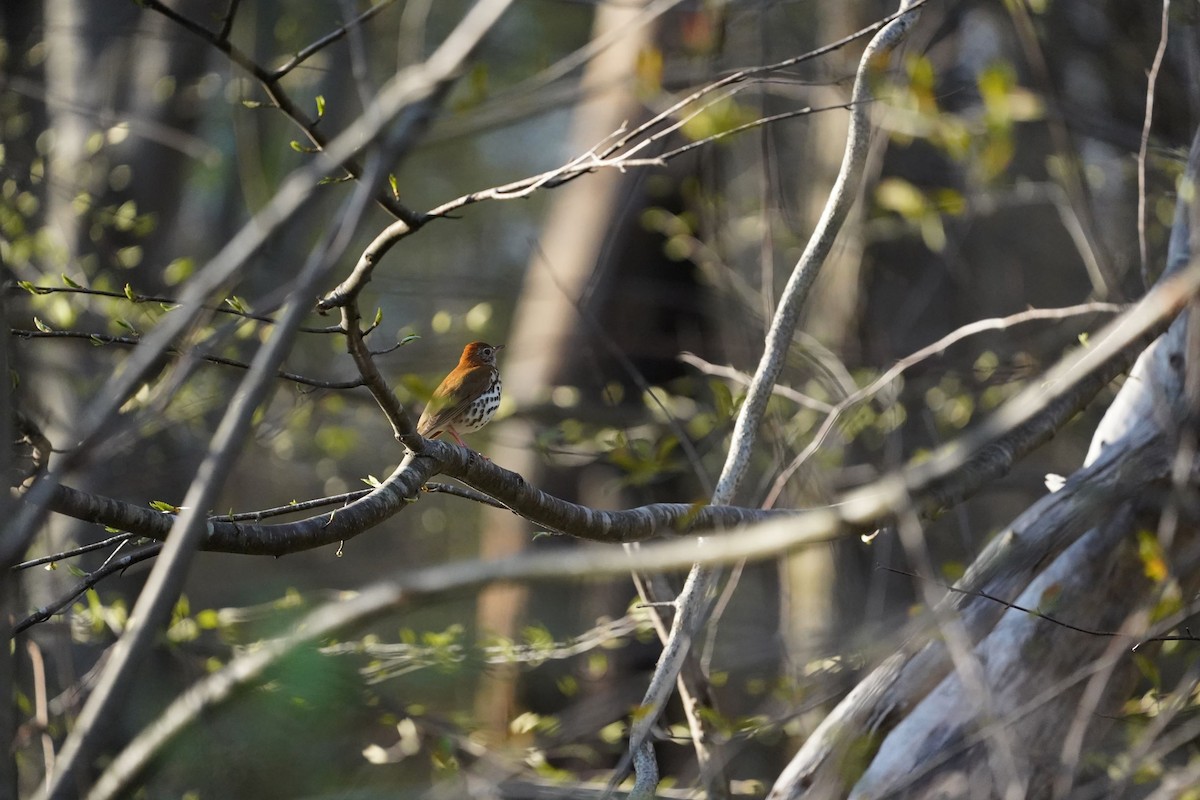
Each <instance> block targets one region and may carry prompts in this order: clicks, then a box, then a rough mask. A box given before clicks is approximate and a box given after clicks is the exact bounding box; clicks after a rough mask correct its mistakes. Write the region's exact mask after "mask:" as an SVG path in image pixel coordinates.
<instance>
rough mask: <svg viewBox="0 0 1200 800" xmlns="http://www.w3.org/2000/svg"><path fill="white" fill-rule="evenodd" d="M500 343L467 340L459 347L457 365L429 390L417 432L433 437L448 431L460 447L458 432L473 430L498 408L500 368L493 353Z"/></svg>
mask: <svg viewBox="0 0 1200 800" xmlns="http://www.w3.org/2000/svg"><path fill="white" fill-rule="evenodd" d="M503 349H504V345H502V344H496V345H492V344H488V343H487V342H471V343H470V344H468V345H467V346H466V347H464V348H463V351H462V356H461V357H460V358H459V359H458V366H457V367H455V368H454V369H453V370H451V371H450V374H449V375H447V376H446V377H445V378H444V379H443V380H442V382H441V383H440V384H438V387H437V388H436V389H434V390H433V396H432V397H430V398H429V404H428V405H426V406H425V410H424V411H423V412H422V413H421V419H420V421H418V422H417V433H419V434H421V435H422V436H424V437H425V438H426V439H436V438H437V437H438V436H440V435H441V434H443V433H449V434H450V435H451V436H453V437H454V441H456V442H458V443H459V444H460V445H462V446H463V447H466V446H467V445H466V442H464V441H463V440H462V437H461V436H460V435H459V433H460V432H461V433H473V432H474V431H477V430H479V429H480V428H482V427H483V426H484V425H487V424H488V422H489V421H490V420H491V419H492V416H493V415H494V414H495V413H496V409H497V408H499V407H500V388H501V382H500V370H498V369H497V368H496V354H497V353H498V352H499V351H500V350H503Z"/></svg>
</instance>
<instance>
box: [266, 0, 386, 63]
mask: <svg viewBox="0 0 1200 800" xmlns="http://www.w3.org/2000/svg"><path fill="white" fill-rule="evenodd" d="M395 2H396V0H380V2H378V3H376V4H375V5H373V6H371V7H370V8H368V9H367V10H366V11H364V12H362V13H361V14H359V15H358V16H357V17H355V18H354V19H352V20H350V21H349V22H347V23H346V24H345V25H342V26H341V27H339V28H335V29H334V30H332V31H330V32H329V33H327V34H325V35H324V36H322V37H321V38H320V39H317V40H316V41H315V42H313V43H312V44H310V45H308V46H307V47H305V48H303V49H302V50H301V51H300V52H299V53H296V55H294V56H292V57H291V58H289V59H288V60H287V61H286V62H284V63H283V64H281V65H280V66H279V67H276V68H275V69H274V70H272V71H271V73H270V76H269V77H270V79H271V81H272V82H274V81H278V80H279V79H281V78H283V77H284V76H285V75H287V74H288V73H289V72H291V71H292V70H294V69H295V68H296V67H298V66H300V65H301V64H303V63H304V62H305V61H307V60H308V59H310V58H312V57H313V56H314V55H316V54H317V53H319V52H321V51H322V50H324V49H325V48H326V47H328V46H329V45H331V44H333V43H334V42H336V41H338V40H340V39H342V38H344V37H345V36H346V34H347V33H349V32H350V29H351V28H356V27H359V26H361V25H362V24H363V23H364V22H367V21H368V20H370V19H371V18H372V17H374V16H375V15H376V14H378V13H379V12H380V11H383V10H384V9H385V8H387V7H388V6H390V5H392V4H393V3H395Z"/></svg>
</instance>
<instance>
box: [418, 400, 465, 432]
mask: <svg viewBox="0 0 1200 800" xmlns="http://www.w3.org/2000/svg"><path fill="white" fill-rule="evenodd" d="M470 404H471V399H470V398H469V397H467V396H463V397H462V399H458V400H456V399H455V398H453V397H437V396H434V397H432V398H430V400H429V405H427V406H425V410H424V411H423V412H421V419H420V421H419V422H417V433H419V434H421V435H422V436H424V437H426V438H429V437H430V435H431V434H435V433H441V432H442V431H443V430H445V427H446V424H447V423H449V422H450V421H451V420H453V419H454V418H455V417H457V416H458V415H460V414H462V413H463V412H464V411H466V410H467V406H469V405H470Z"/></svg>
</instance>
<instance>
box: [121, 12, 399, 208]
mask: <svg viewBox="0 0 1200 800" xmlns="http://www.w3.org/2000/svg"><path fill="white" fill-rule="evenodd" d="M142 5H143V6H144V7H145V8H147V9H149V10H151V11H154V12H156V13H158V14H162V15H163V16H164V17H166V18H167V19H169V20H171V21H172V22H174V23H176V24H177V25H179V26H180V27H182V28H184V29H186V30H188V31H190V32H191V33H193V34H195V35H196V36H199V37H200V38H201V39H203V40H204V41H206V42H208V43H209V44H211V45H212V46H213V47H215V48H216V49H217V50H219V51H220V52H222V53H224V54H225V56H226V57H227V58H228V59H229V60H230V61H232V62H233V63H234V64H237V65H238V66H239V67H241V68H242V69H244V70H245V71H246V72H248V73H250V74H251V75H252V76H254V79H255V80H256V81H258V83H259V85H260V86H262V88H263V91H265V92H266V94H267V97H269V98H270V99H271V102H272V103H273V104H274V106H275V107H276V108H278V109H279V110H280V111H282V112H283V113H284V114H286V115H287V116H288V118H290V119H291V120H292V121H293V122H294V123H295V124H296V126H297V127H299V128H300V130H301V131H303V132H304V135H305V137H306V138H307V139H308V140H309V142H311V143H312V145H313V146H314V147H315V148H316V150H317V152H324V151H326V150H327V149H328V147H329V144H330V141H329V140H328V139H327V138H326V137H325V135H324V134H323V133H321V132H320V131H319V130H318V129H317V121H316V120H314V119H312V118H310V117H309V116H308V115H307V114H306V113H304V112H303V111H302V110H301V109H300V106H298V105H297V104H296V103H295V101H293V100H292V98H291V97H290V96H289V95H288V93H287V92H286V91H284V89H283V87H282V86H280V84H279V79H278V78H276V77H275V76H274V75H273V74H272V73H271V72H269V71H268V70H267V69H266V68H264V67H263V66H261V65H260V64H258V63H257V62H256V61H254V59H252V58H250V56H248V55H246V54H245V53H243V52H242V51H241V50H240V49H238V48H237V47H235V46H234V45H233V44H232V43H231V42H230V41H229V40H228V39H224V38H220V37H218V36H217V35H216V34H214V33H213V32H212V31H210V30H208V29H207V28H205V27H204V26H203V25H201V24H199V23H198V22H196V21H195V20H192V19H189V18H188V17H186V16H184V15H183V14H180V13H179V12H178V11H175V10H174V9H172V8H171V7H170V6H168V5H166V4H165V3H163V2H162V1H161V0H142ZM393 81H394V79H393ZM335 161H336V163H337V164H338V165H339V166H340V167H341V168H342V169H344V170H345V171H346V172H347V173H348V174H349V175H351V176H352V177H354V178H356V179H361V178H362V165H361V164H359V163H358V161H357V160H356V159H355V158H354V157H353V155H351V154H347V155H346V156H345V157H342V158H339V159H336V160H335ZM375 200H376V202H377V203H378V204H379V205H380V206H382V207H383V208H384V209H386V210H387V211H388V212H389V213H390V214H392V215H393V216H395V217H396V218H397V219H402V220H408V221H410V222H415V221H416V215H415V214H414V213H413V212H412V211H410V210H409V209H407V208H405V207H404V206H402V205H401V204H400V203H399V202H398V201H397V200H396V198H395V197H393V196H392V195H391V194H389V193H387V192H380V193H379V194H378V195H377V196H376V198H375Z"/></svg>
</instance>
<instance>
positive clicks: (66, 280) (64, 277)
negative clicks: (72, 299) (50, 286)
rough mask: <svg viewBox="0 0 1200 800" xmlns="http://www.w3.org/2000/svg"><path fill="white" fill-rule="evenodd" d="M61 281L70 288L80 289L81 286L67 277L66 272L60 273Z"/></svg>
mask: <svg viewBox="0 0 1200 800" xmlns="http://www.w3.org/2000/svg"><path fill="white" fill-rule="evenodd" d="M62 282H63V283H65V284H66V285H67V286H70V287H71V288H72V289H82V288H83V287H82V286H80V285H79V284H78V283H76V282H75V281H73V280H71V278H70V277H68V275H67V273H65V272H64V273H63V274H62Z"/></svg>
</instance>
